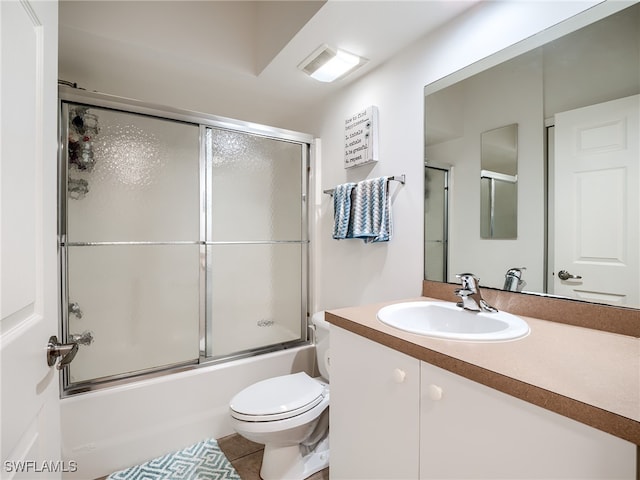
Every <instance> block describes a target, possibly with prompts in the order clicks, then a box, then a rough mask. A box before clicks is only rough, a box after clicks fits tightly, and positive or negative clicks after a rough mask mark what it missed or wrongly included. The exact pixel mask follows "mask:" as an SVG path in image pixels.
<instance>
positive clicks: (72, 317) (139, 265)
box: [67, 245, 201, 384]
mask: <svg viewBox="0 0 640 480" xmlns="http://www.w3.org/2000/svg"><path fill="white" fill-rule="evenodd" d="M200 248H201V247H200V246H198V245H103V246H77V247H68V249H67V251H68V258H67V261H68V271H69V275H68V294H69V312H68V317H69V322H68V323H69V327H68V331H69V335H70V336H82V335H83V334H84V336H85V338H87V333H88V334H89V335H90V336H91V337H92V338H93V342H92V343H91V344H90V345H81V346H80V349H79V351H78V354H77V356H76V358H75V359H74V361H73V363H71V364H70V366H69V368H70V370H69V375H70V383H71V384H75V383H78V382H85V381H89V380H93V379H100V378H104V377H112V376H117V375H122V374H126V373H135V372H140V371H144V370H147V369H151V368H156V369H157V368H159V367H162V366H169V365H175V364H180V363H185V362H196V361H197V359H198V357H199V338H200V334H199V316H198V315H199V281H200Z"/></svg>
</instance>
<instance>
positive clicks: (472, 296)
mask: <svg viewBox="0 0 640 480" xmlns="http://www.w3.org/2000/svg"><path fill="white" fill-rule="evenodd" d="M456 278H459V279H460V281H461V282H462V288H458V289H457V290H456V291H455V294H456V295H457V296H458V297H460V298H461V299H462V300H461V301H460V302H458V303H457V305H458V306H459V307H461V308H464V309H465V310H469V311H472V312H497V311H498V309H497V308H493V307H492V306H491V305H489V304H488V303H487V302H486V301H485V300H484V299H483V298H482V294H481V293H480V279H479V278H478V277H476V276H475V275H474V274H473V273H459V274H458V275H456Z"/></svg>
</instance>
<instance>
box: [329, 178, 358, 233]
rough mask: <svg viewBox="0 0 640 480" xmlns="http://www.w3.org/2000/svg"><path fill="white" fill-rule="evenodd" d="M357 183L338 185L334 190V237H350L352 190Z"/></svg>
mask: <svg viewBox="0 0 640 480" xmlns="http://www.w3.org/2000/svg"><path fill="white" fill-rule="evenodd" d="M355 186H356V184H355V183H343V184H342V185H338V186H337V187H336V188H335V191H334V192H333V238H335V239H337V240H340V239H343V238H349V233H350V232H349V230H350V229H349V227H350V225H351V192H353V189H354V188H355Z"/></svg>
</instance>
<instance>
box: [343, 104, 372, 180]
mask: <svg viewBox="0 0 640 480" xmlns="http://www.w3.org/2000/svg"><path fill="white" fill-rule="evenodd" d="M377 161H378V107H375V106H371V107H369V108H365V109H364V110H361V111H359V112H358V113H355V114H353V115H351V116H350V117H349V118H347V119H346V120H345V121H344V168H351V167H357V166H358V165H363V164H365V163H370V162H377Z"/></svg>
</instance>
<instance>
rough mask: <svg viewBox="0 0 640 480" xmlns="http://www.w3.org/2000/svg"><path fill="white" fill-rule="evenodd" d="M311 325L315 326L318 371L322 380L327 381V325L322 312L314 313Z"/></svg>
mask: <svg viewBox="0 0 640 480" xmlns="http://www.w3.org/2000/svg"><path fill="white" fill-rule="evenodd" d="M311 323H313V325H315V332H316V333H315V340H316V359H317V360H318V371H319V372H320V375H321V376H322V378H324V379H325V380H329V364H330V362H329V323H328V322H327V321H326V320H325V319H324V312H317V313H314V314H313V316H312V317H311Z"/></svg>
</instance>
